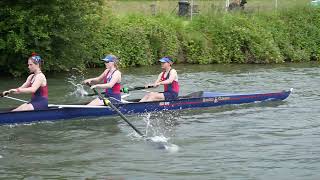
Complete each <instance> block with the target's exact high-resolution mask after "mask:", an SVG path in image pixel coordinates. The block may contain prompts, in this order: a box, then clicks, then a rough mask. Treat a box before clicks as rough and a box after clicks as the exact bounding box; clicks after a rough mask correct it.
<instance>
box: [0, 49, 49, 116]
mask: <svg viewBox="0 0 320 180" xmlns="http://www.w3.org/2000/svg"><path fill="white" fill-rule="evenodd" d="M41 64H43V60H42V59H41V57H40V56H39V55H37V54H36V53H32V55H31V57H29V58H28V68H29V71H30V73H31V75H29V77H28V78H27V80H26V82H25V83H24V84H23V85H22V86H20V87H18V88H15V89H10V90H8V91H4V92H3V95H7V94H10V93H13V94H30V93H32V97H31V101H30V102H27V103H24V104H22V105H20V106H19V107H17V108H16V109H14V110H12V111H32V110H44V109H47V108H48V85H47V79H46V76H45V75H44V74H43V73H42V72H41Z"/></svg>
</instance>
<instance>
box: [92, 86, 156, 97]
mask: <svg viewBox="0 0 320 180" xmlns="http://www.w3.org/2000/svg"><path fill="white" fill-rule="evenodd" d="M153 87H154V86H136V87H129V88H127V87H124V88H122V89H121V90H120V91H121V92H123V93H129V92H130V91H137V90H143V89H149V88H153ZM101 94H105V92H102V93H101ZM95 95H96V94H95V93H92V94H87V95H86V96H95Z"/></svg>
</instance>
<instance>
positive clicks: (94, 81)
mask: <svg viewBox="0 0 320 180" xmlns="http://www.w3.org/2000/svg"><path fill="white" fill-rule="evenodd" d="M101 60H102V61H104V63H105V66H106V69H105V71H104V72H103V73H102V74H101V75H100V76H98V77H95V78H90V79H86V80H84V81H83V83H84V84H89V85H92V86H91V89H95V88H98V89H105V97H106V98H108V99H109V100H110V101H111V102H113V103H117V102H120V101H121V94H120V89H121V85H120V82H121V72H120V71H119V69H118V64H117V63H118V61H119V60H118V58H117V57H116V56H115V55H112V54H109V55H107V56H105V57H104V58H103V59H101ZM88 105H90V106H103V105H104V103H103V100H102V99H100V98H96V99H94V100H92V101H91V102H90V103H89V104H88Z"/></svg>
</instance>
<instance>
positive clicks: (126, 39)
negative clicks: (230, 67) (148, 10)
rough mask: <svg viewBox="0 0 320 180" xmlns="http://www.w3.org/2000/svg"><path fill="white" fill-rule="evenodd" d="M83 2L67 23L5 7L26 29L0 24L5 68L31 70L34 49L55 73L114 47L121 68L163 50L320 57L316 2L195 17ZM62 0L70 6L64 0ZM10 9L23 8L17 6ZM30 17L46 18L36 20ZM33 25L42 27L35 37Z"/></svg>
mask: <svg viewBox="0 0 320 180" xmlns="http://www.w3.org/2000/svg"><path fill="white" fill-rule="evenodd" d="M81 2H82V1H81ZM95 2H99V1H98V0H97V1H95ZM82 3H83V4H82V5H83V6H81V7H82V8H83V9H86V11H84V10H82V9H81V8H79V7H78V5H77V4H73V3H72V2H69V3H67V5H68V6H71V7H73V8H69V9H70V11H68V12H66V11H62V9H61V10H60V11H57V12H55V14H59V15H60V16H59V18H60V17H61V16H63V15H65V13H69V14H68V15H69V16H66V17H68V18H70V19H66V18H63V17H61V18H60V19H59V18H58V20H59V23H60V26H57V25H56V24H57V23H58V22H57V20H56V19H54V20H53V19H50V18H49V19H46V18H45V17H48V14H46V13H44V14H37V16H36V15H34V14H31V15H29V14H28V16H27V13H26V14H23V15H24V16H23V18H22V19H18V17H19V15H21V14H19V12H20V11H19V12H18V11H17V12H15V13H16V14H15V13H12V12H11V11H3V10H2V13H4V14H5V13H8V14H9V15H8V14H7V15H8V16H6V17H8V18H9V19H10V22H12V24H14V22H15V21H19V24H18V25H20V26H21V27H19V28H13V29H10V28H11V27H9V26H8V27H6V28H3V27H1V26H0V29H1V30H2V29H5V31H3V32H4V38H3V39H4V41H1V42H2V44H4V45H3V46H1V48H0V51H1V58H0V63H1V64H2V66H1V67H0V70H1V72H2V73H3V74H12V75H14V76H21V75H22V74H23V73H27V68H26V66H25V62H26V59H27V57H28V56H29V55H30V54H31V52H32V51H36V52H38V53H39V54H40V55H41V56H42V57H43V58H44V59H45V64H44V67H43V68H44V69H45V70H46V72H49V73H50V72H59V71H69V70H70V69H71V68H74V67H76V68H79V69H84V68H86V67H103V64H102V63H101V61H100V60H99V59H100V58H101V57H102V56H103V55H104V54H108V53H113V54H115V55H117V56H118V57H120V59H121V61H120V62H121V64H120V66H121V67H132V66H149V65H153V64H156V63H158V62H157V61H158V59H159V58H160V57H162V56H170V57H172V58H173V59H174V61H175V63H190V64H228V63H236V64H244V63H250V64H251V63H254V64H269V63H270V64H272V63H284V62H308V61H319V60H320V48H319V47H320V40H319V38H318V37H319V36H320V30H319V29H320V21H319V19H320V16H319V14H320V8H313V7H311V6H310V5H305V6H299V7H296V6H292V7H290V8H285V9H281V10H280V9H279V10H278V11H265V12H260V11H259V12H253V11H249V12H248V11H237V12H229V13H227V12H225V11H223V12H220V13H217V12H216V11H214V12H212V13H210V12H208V13H206V14H199V15H198V16H195V17H193V19H192V21H190V20H189V18H181V17H177V16H176V15H173V14H171V15H168V14H157V15H156V16H151V15H145V14H137V13H135V14H132V13H127V14H125V15H115V14H114V12H113V13H112V12H111V11H112V10H111V9H110V8H111V7H109V6H107V5H106V4H104V5H101V6H99V4H98V3H97V4H94V3H88V2H86V1H85V0H83V2H82ZM48 6H49V7H50V5H48ZM59 6H60V7H64V8H67V7H65V6H66V5H65V4H60V5H59ZM7 8H9V9H10V8H11V9H14V10H17V7H15V6H12V7H11V6H10V5H7ZM19 8H21V7H19ZM25 12H28V11H25ZM48 13H50V12H48ZM10 17H11V18H10ZM29 19H35V20H34V22H37V21H40V20H41V21H44V22H46V23H43V22H42V23H36V24H33V23H30V22H29ZM5 21H6V19H5ZM8 21H9V20H8ZM28 23H29V24H28ZM42 26H43V27H42ZM48 26H49V27H52V28H47V27H48ZM12 27H15V26H14V25H12ZM32 27H34V29H36V30H37V31H32V32H33V34H32V35H31V36H30V33H29V31H30V29H32ZM12 32H14V33H12ZM0 44H1V43H0Z"/></svg>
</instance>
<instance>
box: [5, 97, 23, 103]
mask: <svg viewBox="0 0 320 180" xmlns="http://www.w3.org/2000/svg"><path fill="white" fill-rule="evenodd" d="M3 97H5V98H8V99H13V100H16V101H20V102H24V103H27V102H28V101H25V100H22V99H18V98H14V97H10V96H3Z"/></svg>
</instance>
